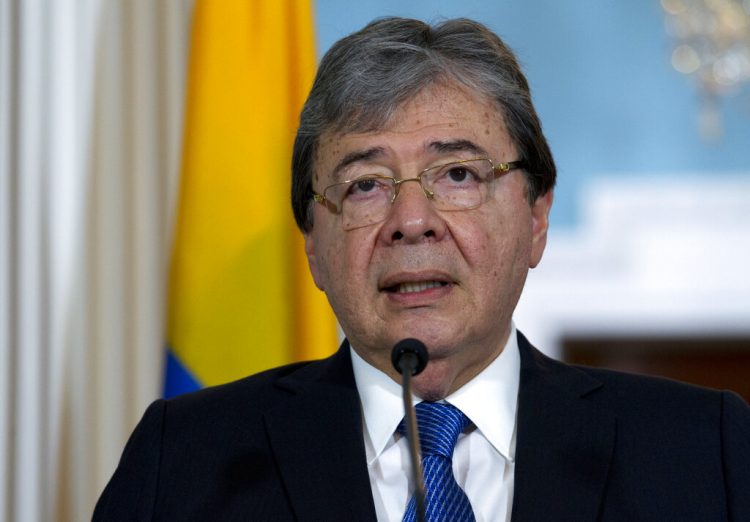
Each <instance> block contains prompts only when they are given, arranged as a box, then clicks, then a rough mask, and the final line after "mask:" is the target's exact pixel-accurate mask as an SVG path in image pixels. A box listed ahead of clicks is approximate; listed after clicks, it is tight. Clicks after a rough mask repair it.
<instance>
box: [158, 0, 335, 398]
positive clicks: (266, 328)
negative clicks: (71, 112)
mask: <svg viewBox="0 0 750 522" xmlns="http://www.w3.org/2000/svg"><path fill="white" fill-rule="evenodd" d="M312 28H313V23H312V7H311V5H310V2H309V0H283V1H272V2H271V1H262V0H256V1H253V0H197V2H196V3H195V11H194V13H193V27H192V40H191V50H190V60H189V66H188V80H187V103H186V112H185V131H184V132H185V133H184V140H183V156H182V172H181V179H180V195H179V202H178V214H177V222H176V230H175V237H174V249H173V255H172V263H171V268H170V281H169V284H170V288H169V303H168V306H169V312H168V324H167V344H168V346H167V364H166V379H165V389H164V393H165V396H167V397H169V396H173V395H176V394H179V393H183V392H186V391H191V390H194V389H197V388H200V387H202V386H209V385H215V384H219V383H223V382H227V381H230V380H234V379H237V378H240V377H243V376H245V375H248V374H251V373H255V372H257V371H260V370H263V369H266V368H270V367H273V366H278V365H281V364H285V363H288V362H292V361H294V360H300V359H310V358H317V357H322V356H325V355H328V354H330V353H331V352H332V351H333V350H334V349H335V348H336V337H337V335H336V326H335V319H334V317H333V314H332V312H331V311H330V308H329V306H328V304H327V302H326V301H325V297H324V295H323V293H322V292H319V291H318V290H317V289H316V288H315V286H314V284H313V282H312V278H311V276H310V275H309V270H308V267H307V262H306V259H305V256H304V247H303V242H302V237H301V234H300V233H299V232H298V231H297V230H296V228H295V226H294V221H293V218H292V212H291V208H290V203H289V201H290V195H289V193H290V186H291V181H290V170H291V169H290V165H291V149H292V142H293V139H294V133H295V130H296V127H297V123H298V117H299V112H300V109H301V107H302V104H303V103H304V99H305V97H306V95H307V93H308V91H309V89H310V86H311V85H312V80H313V76H314V68H315V52H314V45H313V29H312ZM313 328H314V330H313Z"/></svg>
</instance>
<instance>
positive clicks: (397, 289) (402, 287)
mask: <svg viewBox="0 0 750 522" xmlns="http://www.w3.org/2000/svg"><path fill="white" fill-rule="evenodd" d="M446 285H448V283H446V282H445V281H416V282H408V283H399V284H396V285H393V286H389V287H387V288H384V290H385V291H386V292H389V293H392V294H413V293H415V292H424V291H425V290H428V289H430V288H440V287H443V286H446Z"/></svg>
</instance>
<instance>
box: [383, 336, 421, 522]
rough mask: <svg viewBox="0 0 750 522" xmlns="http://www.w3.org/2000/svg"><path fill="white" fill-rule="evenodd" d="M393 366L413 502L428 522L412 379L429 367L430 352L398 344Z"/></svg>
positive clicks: (412, 343)
mask: <svg viewBox="0 0 750 522" xmlns="http://www.w3.org/2000/svg"><path fill="white" fill-rule="evenodd" d="M391 359H392V361H393V366H394V367H395V368H396V371H398V372H399V373H400V374H401V378H402V386H401V390H402V393H403V400H404V419H405V421H406V439H407V442H408V443H409V459H410V460H411V471H412V480H413V481H414V501H415V504H416V515H417V521H418V522H425V498H424V497H425V489H424V480H423V478H422V477H423V473H422V458H421V454H422V452H421V450H420V447H419V431H418V429H417V415H416V413H415V410H414V405H413V404H412V400H411V395H412V394H411V378H412V376H414V375H417V374H419V373H420V372H421V371H422V370H424V367H425V366H426V365H427V349H426V348H425V346H424V344H423V343H422V342H421V341H418V340H416V339H404V340H402V341H399V342H398V343H397V344H396V346H394V348H393V352H392V353H391Z"/></svg>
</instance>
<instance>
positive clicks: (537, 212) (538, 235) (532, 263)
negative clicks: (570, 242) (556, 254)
mask: <svg viewBox="0 0 750 522" xmlns="http://www.w3.org/2000/svg"><path fill="white" fill-rule="evenodd" d="M552 199H553V196H552V190H549V191H547V193H546V194H544V195H542V196H539V197H538V198H536V201H534V203H533V204H532V205H531V257H530V258H529V268H535V267H536V266H537V265H538V264H539V261H541V260H542V254H543V253H544V247H545V246H546V245H547V229H548V228H549V211H550V209H551V208H552Z"/></svg>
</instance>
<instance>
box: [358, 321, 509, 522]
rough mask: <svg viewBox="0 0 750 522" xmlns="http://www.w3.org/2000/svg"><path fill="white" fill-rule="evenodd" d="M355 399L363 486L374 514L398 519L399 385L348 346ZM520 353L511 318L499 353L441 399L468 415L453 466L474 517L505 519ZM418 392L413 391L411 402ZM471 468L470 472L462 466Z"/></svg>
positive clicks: (401, 471)
mask: <svg viewBox="0 0 750 522" xmlns="http://www.w3.org/2000/svg"><path fill="white" fill-rule="evenodd" d="M351 353H352V365H353V367H354V378H355V380H356V383H357V389H358V390H359V396H360V399H361V401H362V411H363V432H364V437H365V451H366V455H367V469H368V471H369V474H370V486H371V487H372V495H373V499H374V500H375V511H376V513H377V517H378V520H379V521H394V522H395V521H400V520H401V519H402V517H403V515H404V511H405V510H406V504H407V502H408V500H409V498H410V497H411V494H412V492H413V491H414V485H413V484H412V483H411V480H410V478H409V477H410V474H411V471H410V466H409V452H408V446H407V442H406V439H405V438H404V437H401V436H400V435H399V434H398V433H396V428H397V427H398V424H399V423H400V422H401V419H402V418H403V416H404V410H403V402H402V397H401V386H400V384H398V383H396V382H395V381H393V379H391V378H390V377H389V376H387V375H386V374H385V373H383V372H382V371H380V370H378V369H377V368H375V367H373V366H371V365H370V364H368V363H367V362H365V361H364V359H362V358H361V357H360V356H359V355H357V353H356V352H355V351H354V350H353V349H352V351H351ZM520 368H521V360H520V355H519V353H518V340H517V337H516V328H515V325H513V326H512V327H511V332H510V336H509V337H508V341H507V343H506V345H505V348H504V349H503V351H502V353H501V354H500V355H499V356H498V357H497V358H496V359H495V360H494V361H492V363H490V365H489V366H487V368H485V369H484V370H483V371H482V372H481V373H480V374H479V375H477V376H476V377H475V378H474V379H472V380H471V381H469V382H468V383H466V384H465V385H464V386H462V387H461V388H460V389H458V390H457V391H455V392H454V393H453V394H451V395H450V396H448V397H446V399H445V402H448V403H450V404H453V405H454V406H456V407H457V408H459V409H460V410H461V411H462V412H464V414H466V416H467V417H469V419H471V421H472V423H473V426H471V425H470V427H469V428H467V431H466V432H465V433H463V434H461V435H459V437H458V442H457V443H456V450H455V452H454V454H453V473H454V475H455V476H456V481H457V482H458V485H459V486H461V488H463V490H464V491H465V492H466V495H467V496H468V497H469V501H470V502H471V506H472V509H473V510H474V515H475V516H476V519H477V522H485V521H506V522H507V521H510V514H511V507H512V504H513V474H514V470H515V452H516V447H515V446H516V440H515V432H516V410H517V406H518V383H519V378H520ZM420 400H421V399H419V398H418V397H413V401H414V403H415V404H416V403H418V402H420ZM469 471H470V472H469Z"/></svg>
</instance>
